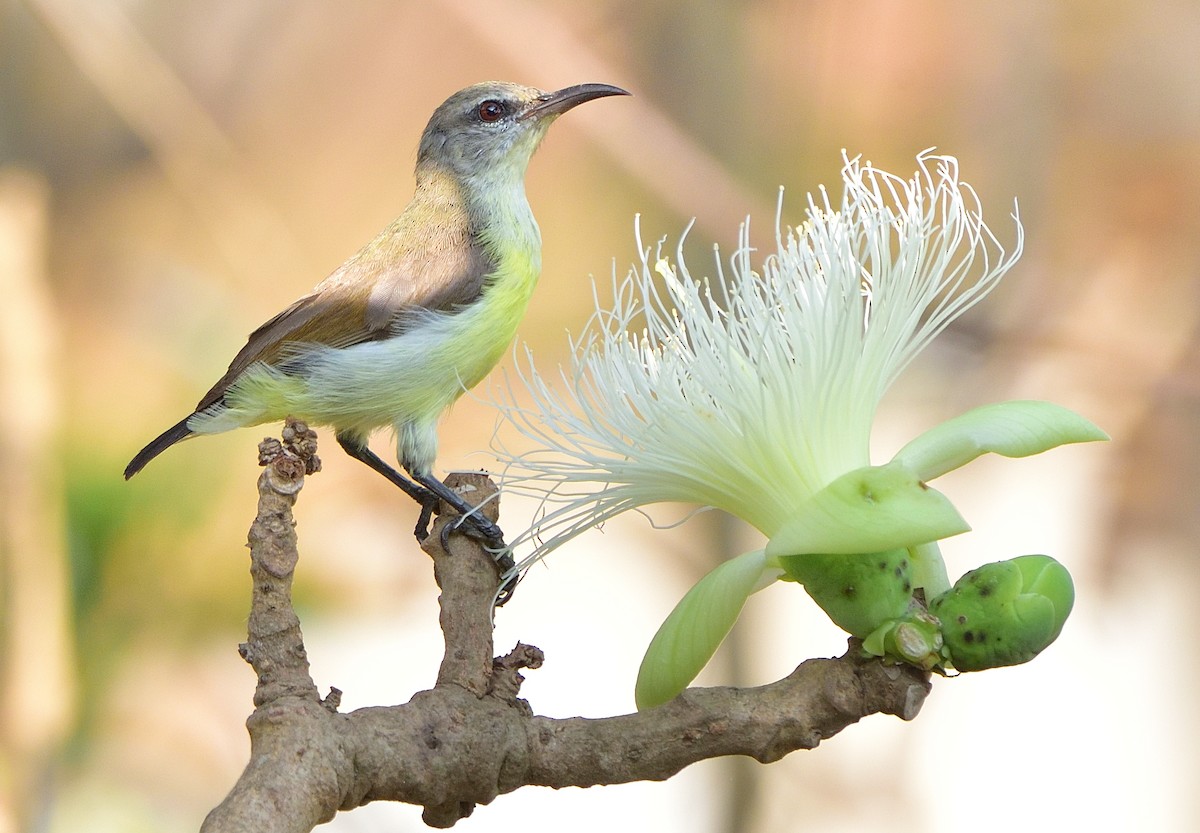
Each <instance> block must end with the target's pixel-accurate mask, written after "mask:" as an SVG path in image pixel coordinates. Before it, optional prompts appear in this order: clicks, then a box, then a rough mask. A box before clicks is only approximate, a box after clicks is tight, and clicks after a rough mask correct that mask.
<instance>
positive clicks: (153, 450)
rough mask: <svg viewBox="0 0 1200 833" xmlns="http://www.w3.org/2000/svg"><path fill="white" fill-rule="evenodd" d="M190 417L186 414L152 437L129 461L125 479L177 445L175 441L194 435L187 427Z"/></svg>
mask: <svg viewBox="0 0 1200 833" xmlns="http://www.w3.org/2000/svg"><path fill="white" fill-rule="evenodd" d="M189 419H191V416H186V417H184V418H183V419H181V420H179V422H177V423H175V424H174V425H172V426H171V427H170V428H168V429H167V430H166V431H163V432H162V433H161V434H159V435H158V436H157V437H155V438H154V439H152V440H151V441H150V443H149V444H148V445H147V446H146V447H145V448H143V449H142V450H141V451H139V452H138V453H137V455H136V456H134V458H133V459H132V460H130V461H129V465H128V466H126V467H125V479H126V480H128V479H129V478H131V477H133V476H134V475H135V474H137V473H138V472H139V471H141V470H142V468H143V467H144V466H145V465H146V464H147V463H149V462H150V461H151V460H153V459H154V458H155V457H157V456H158V455H159V454H162V453H163V452H164V451H166V450H167V449H168V448H170V447H171V446H173V445H175V443H177V442H179V441H180V440H186V439H187V438H188V437H190V436H192V431H191V430H189V429H188V427H187V424H188V420H189Z"/></svg>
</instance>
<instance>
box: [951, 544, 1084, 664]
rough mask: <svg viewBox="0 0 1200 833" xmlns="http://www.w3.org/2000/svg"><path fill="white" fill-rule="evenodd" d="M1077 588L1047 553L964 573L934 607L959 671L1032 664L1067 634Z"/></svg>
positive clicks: (1025, 556)
mask: <svg viewBox="0 0 1200 833" xmlns="http://www.w3.org/2000/svg"><path fill="white" fill-rule="evenodd" d="M1074 601H1075V588H1074V585H1073V584H1072V583H1071V574H1070V573H1068V572H1067V569H1066V568H1065V567H1063V566H1062V565H1061V564H1059V563H1058V562H1057V561H1055V560H1054V559H1053V558H1051V557H1050V556H1048V555H1022V556H1020V557H1018V558H1013V559H1010V560H1008V561H998V562H996V563H994V564H985V565H983V566H982V567H980V568H978V569H976V570H972V571H971V572H969V573H967V574H966V575H964V576H963V577H962V578H960V579H959V580H958V582H957V583H955V585H954V587H952V588H951V589H950V590H949V591H947V592H946V593H943V594H942V595H941V596H939V597H938V598H936V599H934V601H933V602H932V603H931V604H930V606H929V610H930V612H931V613H932V614H933V615H934V616H936V617H937V618H938V619H939V620H941V623H942V634H943V637H944V639H945V642H946V652H947V653H948V654H949V657H950V661H951V662H952V663H953V664H954V667H955V668H957V669H958V670H959V671H982V670H983V669H985V668H998V667H1000V666H1003V665H1019V664H1020V663H1023V662H1029V660H1031V659H1033V658H1034V657H1035V656H1037V655H1038V654H1039V653H1041V652H1042V651H1043V650H1044V649H1045V648H1046V647H1047V646H1048V645H1049V644H1050V643H1051V642H1053V641H1054V640H1055V639H1056V638H1058V635H1059V633H1061V632H1062V627H1063V623H1065V622H1066V620H1067V616H1068V614H1070V612H1071V606H1072V604H1073V603H1074Z"/></svg>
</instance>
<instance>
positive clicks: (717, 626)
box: [634, 550, 767, 710]
mask: <svg viewBox="0 0 1200 833" xmlns="http://www.w3.org/2000/svg"><path fill="white" fill-rule="evenodd" d="M766 569H767V561H766V556H765V554H764V553H763V551H762V550H755V551H754V552H748V553H745V554H743V555H739V556H738V557H737V558H734V559H731V560H729V561H726V562H723V563H722V564H721V565H720V566H718V567H717V568H716V569H715V570H713V571H712V572H710V573H709V574H708V575H706V576H705V577H704V578H702V579H700V581H698V582H696V584H695V586H693V587H692V589H691V590H689V591H688V592H687V595H685V596H684V597H683V598H682V599H681V600H680V601H679V604H677V605H675V609H674V610H672V611H671V614H670V615H669V616H668V617H667V619H666V621H665V622H663V623H662V626H661V627H659V629H658V633H656V634H655V635H654V639H652V640H651V641H650V647H649V648H647V649H646V656H645V657H643V658H642V667H641V668H640V669H639V670H638V678H637V685H636V687H635V688H634V701H635V702H636V703H637V707H638V709H639V710H644V709H649V708H653V707H654V706H658V705H662V704H663V703H666V702H667V701H668V700H671V699H673V698H674V697H675V696H676V695H677V694H679V693H680V692H681V691H683V690H684V689H685V688H687V686H688V684H689V683H691V681H692V680H694V679H696V675H697V674H699V673H700V670H701V669H702V668H704V666H705V665H706V664H708V661H709V660H710V659H712V655H713V654H714V653H716V650H717V648H718V646H720V644H721V642H722V640H724V639H725V636H726V634H728V633H729V630H730V629H731V628H732V627H733V623H734V622H736V621H737V618H738V614H740V613H741V612H742V607H743V606H744V605H745V604H746V599H748V598H749V597H750V594H752V593H753V592H754V591H756V590H759V589H761V587H762V585H761V584H760V582H761V581H762V579H763V577H764V572H766Z"/></svg>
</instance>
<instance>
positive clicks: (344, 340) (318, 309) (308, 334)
mask: <svg viewBox="0 0 1200 833" xmlns="http://www.w3.org/2000/svg"><path fill="white" fill-rule="evenodd" d="M389 231H390V232H392V234H389ZM395 231H396V229H395V228H394V227H393V229H389V230H388V231H385V232H384V234H381V235H380V236H379V238H377V239H376V240H374V241H373V242H372V243H370V244H368V245H367V246H366V247H364V248H363V249H362V250H361V251H360V252H359V253H358V254H356V255H355V256H354V257H352V258H351V259H350V260H348V261H346V263H344V264H342V266H341V267H340V268H338V270H337V271H335V272H334V273H333V274H332V275H330V276H329V277H328V278H326V279H325V280H324V281H322V282H321V283H320V284H318V285H317V287H316V289H314V290H313V292H312V293H310V294H309V295H306V296H304V297H303V298H301V299H300V300H298V301H296V302H295V303H294V304H292V305H291V306H289V307H288V308H287V309H285V310H284V311H283V312H281V313H279V314H278V315H276V316H275V317H274V318H272V319H270V320H269V321H267V322H266V323H264V324H263V325H262V326H261V327H259V328H258V329H257V330H255V331H254V332H252V333H251V334H250V337H249V338H248V339H247V341H246V346H245V347H243V348H242V349H241V351H240V352H239V353H238V354H237V355H236V356H234V359H233V361H232V362H230V364H229V369H228V370H227V371H226V372H225V375H224V376H222V377H221V378H220V379H219V380H218V381H217V383H216V384H215V385H213V387H212V389H211V390H209V391H208V393H206V394H205V395H204V398H203V399H201V400H200V403H199V404H198V405H197V406H196V410H197V411H203V410H204V409H206V408H208V407H209V406H211V405H213V404H215V403H216V402H218V401H220V399H221V397H223V396H224V395H225V393H226V391H228V390H229V388H230V386H231V385H233V383H234V382H235V381H236V380H237V378H238V377H239V376H240V375H241V374H242V373H243V372H244V371H245V370H246V368H248V367H249V366H250V365H252V364H254V363H255V362H265V363H267V364H273V365H277V364H280V363H281V361H282V360H285V359H286V358H287V357H288V355H289V351H294V349H295V346H296V345H297V344H324V345H327V346H330V347H337V348H343V347H350V346H351V345H354V344H361V343H362V342H365V341H375V340H379V339H384V338H389V337H391V336H395V335H399V334H400V333H401V332H403V328H404V327H405V325H406V316H405V315H404V313H405V312H411V311H413V310H417V309H427V310H445V311H451V310H453V309H455V308H457V307H461V306H463V305H466V304H470V303H471V302H472V301H474V300H476V299H477V298H478V297H479V295H480V293H481V292H482V291H483V284H484V280H485V278H486V277H487V275H488V273H489V272H491V271H493V268H494V267H493V265H492V263H491V259H490V258H489V257H488V256H487V254H486V253H485V252H484V250H483V249H482V247H481V246H479V244H477V243H475V242H473V241H472V240H471V238H469V237H466V236H465V235H464V237H465V239H463V238H459V239H457V240H456V239H447V237H446V236H444V235H436V236H433V239H432V240H427V241H421V244H420V245H419V246H418V247H412V246H406V247H403V248H402V247H400V246H398V245H396V244H395V243H394V241H395V240H396V238H397V237H400V238H408V239H409V240H411V239H412V236H411V235H397V234H395V233H394V232H395ZM460 240H461V243H460Z"/></svg>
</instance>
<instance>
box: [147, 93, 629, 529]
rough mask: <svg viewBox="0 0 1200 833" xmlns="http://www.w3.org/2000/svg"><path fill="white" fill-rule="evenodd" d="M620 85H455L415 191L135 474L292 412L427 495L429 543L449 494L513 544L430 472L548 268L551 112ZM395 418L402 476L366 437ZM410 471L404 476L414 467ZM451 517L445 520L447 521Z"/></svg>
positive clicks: (262, 333)
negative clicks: (533, 181) (467, 398)
mask: <svg viewBox="0 0 1200 833" xmlns="http://www.w3.org/2000/svg"><path fill="white" fill-rule="evenodd" d="M629 94H630V93H629V92H628V91H627V90H624V89H622V88H620V87H616V86H612V85H610V84H595V83H589V84H578V85H575V86H571V87H566V88H564V89H560V90H557V91H555V92H546V91H544V90H540V89H537V88H534V87H527V86H522V85H520V84H514V83H510V82H504V81H488V82H484V83H481V84H475V85H472V86H470V87H467V88H465V89H463V90H459V91H458V92H456V93H454V94H453V95H451V96H450V97H449V98H448V99H446V101H445V102H443V103H442V104H441V105H440V106H439V107H438V108H437V109H436V110H435V111H434V113H433V115H432V116H431V117H430V119H429V123H428V125H427V126H426V127H425V130H424V131H423V133H422V134H421V139H420V143H419V145H418V150H417V163H416V171H415V178H416V188H415V190H414V193H413V197H412V200H411V202H409V204H408V206H407V207H406V208H405V209H404V211H403V212H402V213H401V214H400V216H399V217H397V218H396V219H395V220H394V221H393V222H392V223H391V224H390V225H388V226H387V227H386V228H384V229H383V231H381V232H380V233H379V234H378V235H377V236H376V237H375V238H374V239H373V240H371V241H370V242H369V243H367V244H366V245H365V246H363V247H362V248H361V249H360V250H359V251H358V252H357V253H355V254H354V255H353V256H351V257H350V258H349V259H348V260H347V261H346V262H345V263H343V264H342V265H341V266H340V267H338V268H337V269H336V270H334V272H333V273H332V274H330V275H329V276H328V277H327V278H325V280H323V281H321V282H320V283H319V284H318V285H317V286H316V288H315V289H314V290H313V291H312V292H311V293H309V294H308V295H305V296H304V297H302V298H300V299H299V300H297V301H296V302H295V303H293V304H292V305H291V306H289V307H287V308H286V309H284V310H283V311H282V312H280V313H279V314H278V315H276V316H275V317H273V318H271V319H270V320H268V321H267V322H266V323H264V324H263V325H262V326H260V327H259V328H258V329H257V330H255V331H254V332H252V333H251V334H250V336H249V338H248V339H247V342H246V345H245V346H244V347H243V348H242V349H241V351H240V352H238V353H237V355H236V356H234V358H233V361H232V362H231V363H230V364H229V369H228V370H227V371H226V372H225V374H224V375H223V376H222V377H221V378H220V379H218V380H217V382H216V384H214V385H213V386H212V388H211V389H210V390H209V391H208V393H206V394H204V396H203V397H202V398H201V399H200V401H199V403H198V404H197V405H196V408H195V409H194V410H193V411H192V412H191V413H190V414H188V416H186V417H184V418H183V419H181V420H180V421H179V422H177V423H176V424H175V425H173V426H171V427H170V428H168V429H167V430H166V431H164V432H163V433H162V434H160V435H158V436H157V437H155V438H154V439H153V440H151V441H150V442H149V443H148V444H147V445H146V446H145V448H143V449H142V450H141V451H139V452H138V453H137V454H136V455H135V456H134V458H133V459H132V460H131V461H130V463H129V465H128V466H127V467H126V469H125V479H126V480H128V479H129V478H131V477H133V476H134V475H135V474H137V473H138V472H139V471H141V470H142V468H143V467H144V466H145V465H146V464H147V463H148V462H150V461H151V460H152V459H154V458H155V457H157V456H158V455H159V454H161V453H162V452H163V451H165V450H166V449H167V448H169V447H171V446H173V445H175V444H176V443H178V442H180V441H181V440H185V439H189V438H192V437H196V436H201V435H205V434H215V433H219V432H223V431H229V430H232V429H234V428H242V427H246V426H251V425H258V424H262V423H266V422H277V421H280V420H283V419H285V418H287V417H293V418H296V419H299V420H303V421H305V422H307V423H308V424H310V425H314V426H326V427H329V428H331V429H332V430H333V431H334V435H335V437H336V439H337V442H338V444H339V445H340V446H341V447H342V448H343V449H344V450H345V451H346V452H347V453H348V454H349V455H350V456H351V457H354V458H355V459H357V460H360V461H362V462H363V463H365V464H366V465H368V466H369V467H371V468H372V469H374V470H375V471H376V472H378V473H380V474H382V475H383V476H384V477H385V478H387V479H388V480H389V481H390V482H392V483H393V484H395V485H396V486H398V487H399V488H400V489H402V490H403V491H404V492H405V493H406V494H407V495H409V496H410V497H412V498H413V499H414V500H416V501H417V502H418V503H419V504H421V514H420V517H419V519H418V522H417V526H416V529H415V533H416V536H417V538H418V539H420V540H424V538H425V537H427V535H428V529H429V523H430V521H431V519H432V516H433V511H434V510H435V508H436V507H437V505H438V502H439V501H445V502H446V503H447V504H449V505H450V506H451V507H453V508H454V510H455V511H456V512H458V513H459V515H460V516H461V517H460V520H459V522H458V524H456V526H461V525H462V524H463V523H464V522H469V523H470V527H465V528H464V531H466V532H468V533H471V534H474V535H475V536H476V537H480V538H482V539H483V540H485V541H486V542H488V544H489V545H491V546H494V547H495V548H497V549H498V550H502V549H504V538H503V533H502V532H501V530H500V528H499V527H498V526H497V525H496V524H495V523H494V522H493V521H491V520H489V519H487V518H485V517H483V515H481V514H479V513H478V512H477V511H476V509H477V508H478V507H475V506H472V505H470V504H469V503H468V502H467V501H466V500H465V499H463V498H462V497H461V496H460V495H459V494H458V493H456V492H454V491H453V490H451V489H449V488H448V487H447V486H446V485H445V484H443V483H442V482H441V481H440V480H438V479H437V478H436V477H435V476H434V475H433V465H434V462H435V458H436V456H437V448H438V438H437V424H438V421H439V419H440V417H441V415H442V414H443V413H444V412H445V411H446V410H447V409H448V408H449V407H450V406H451V405H452V404H453V403H454V402H455V401H456V400H457V399H458V398H459V397H460V396H461V395H462V394H463V393H465V392H466V391H467V390H469V389H470V388H472V387H474V386H475V385H476V384H478V383H479V382H480V381H481V380H482V379H483V378H484V377H485V376H486V375H487V374H488V372H489V371H490V370H491V369H492V368H493V367H494V366H495V365H496V364H497V362H498V361H499V360H500V358H501V356H502V355H503V353H504V352H505V350H506V349H507V347H508V345H509V344H510V343H511V341H512V339H513V337H514V335H515V333H516V329H517V325H518V323H519V322H520V320H521V318H522V317H523V316H524V313H525V309H526V306H527V304H528V302H529V299H530V296H531V295H532V293H533V290H534V286H535V284H536V283H537V280H538V277H539V274H540V272H541V232H540V231H539V229H538V225H537V221H536V220H535V219H534V216H533V212H532V210H531V209H530V207H529V202H528V200H527V199H526V196H525V172H526V168H527V166H528V164H529V161H530V158H531V157H532V155H533V153H534V151H535V150H536V149H537V147H538V145H539V144H540V143H541V141H542V138H543V137H544V136H545V135H546V131H547V129H548V128H549V126H550V124H551V123H552V122H553V121H554V120H555V119H556V118H557V117H558V116H560V115H562V114H563V113H565V112H567V111H568V110H570V109H572V108H574V107H576V106H578V105H580V104H583V103H585V102H588V101H592V100H594V99H598V98H602V97H606V96H620V95H629ZM386 427H390V428H392V429H393V430H394V432H395V436H396V459H397V462H398V463H399V465H400V468H401V469H403V471H404V472H405V473H404V474H402V473H401V472H400V471H397V470H396V469H395V468H393V467H392V466H390V465H388V464H387V463H386V462H384V461H383V460H382V459H381V458H380V457H379V456H377V455H376V454H375V453H374V452H372V451H371V449H370V448H369V447H368V439H369V437H370V435H371V434H372V433H373V432H374V431H376V430H378V429H381V428H386ZM406 475H407V476H406ZM449 528H450V527H449V525H447V526H446V527H444V530H448V529H449Z"/></svg>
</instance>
